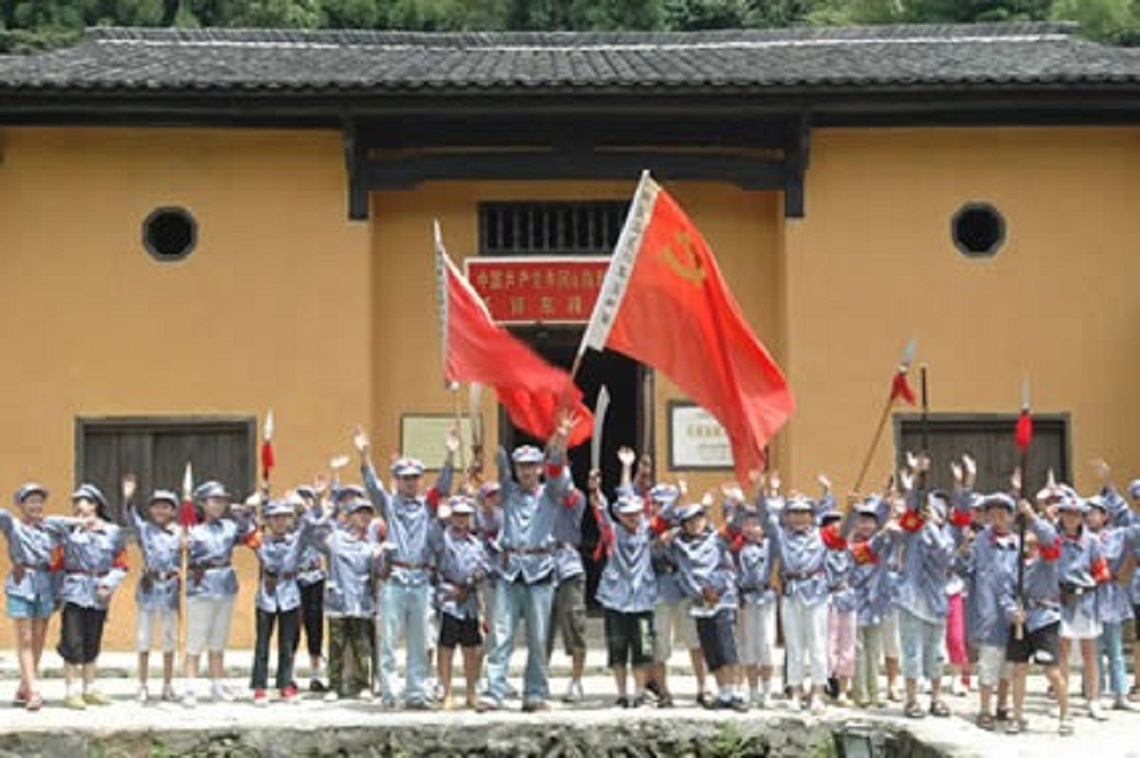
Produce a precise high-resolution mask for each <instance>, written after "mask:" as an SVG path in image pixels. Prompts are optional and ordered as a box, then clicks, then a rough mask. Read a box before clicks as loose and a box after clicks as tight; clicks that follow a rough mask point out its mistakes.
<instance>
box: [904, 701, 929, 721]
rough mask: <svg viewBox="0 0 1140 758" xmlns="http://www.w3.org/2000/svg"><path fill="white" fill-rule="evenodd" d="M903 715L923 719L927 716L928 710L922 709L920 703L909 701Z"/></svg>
mask: <svg viewBox="0 0 1140 758" xmlns="http://www.w3.org/2000/svg"><path fill="white" fill-rule="evenodd" d="M903 715H904V716H906V717H907V718H908V719H921V718H925V717H926V711H924V710H922V706H921V705H919V704H918V703H907V704H906V708H904V709H903Z"/></svg>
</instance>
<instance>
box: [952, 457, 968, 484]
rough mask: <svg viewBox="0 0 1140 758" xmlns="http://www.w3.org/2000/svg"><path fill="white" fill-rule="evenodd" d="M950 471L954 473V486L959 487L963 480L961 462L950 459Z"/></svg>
mask: <svg viewBox="0 0 1140 758" xmlns="http://www.w3.org/2000/svg"><path fill="white" fill-rule="evenodd" d="M950 473H951V474H953V475H954V486H955V487H961V486H962V482H964V481H965V474H964V472H963V471H962V464H961V463H959V462H958V461H950Z"/></svg>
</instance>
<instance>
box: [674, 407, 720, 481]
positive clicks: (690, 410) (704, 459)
mask: <svg viewBox="0 0 1140 758" xmlns="http://www.w3.org/2000/svg"><path fill="white" fill-rule="evenodd" d="M667 408H668V414H669V468H671V469H674V470H684V469H711V470H726V471H730V470H732V467H733V466H732V447H731V445H730V444H729V441H728V435H727V434H726V433H725V431H724V427H722V426H721V425H720V423H719V422H718V421H717V420H716V419H715V418H713V416H712V414H711V413H709V412H708V411H706V410H705V409H704V408H702V407H700V406H699V405H696V404H694V403H690V402H687V401H682V400H670V401H669V403H668V405H667Z"/></svg>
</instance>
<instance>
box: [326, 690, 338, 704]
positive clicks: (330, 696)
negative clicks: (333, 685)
mask: <svg viewBox="0 0 1140 758" xmlns="http://www.w3.org/2000/svg"><path fill="white" fill-rule="evenodd" d="M338 700H340V695H338V694H336V690H329V691H328V692H326V693H325V697H324V701H325V702H326V703H335V702H336V701H338Z"/></svg>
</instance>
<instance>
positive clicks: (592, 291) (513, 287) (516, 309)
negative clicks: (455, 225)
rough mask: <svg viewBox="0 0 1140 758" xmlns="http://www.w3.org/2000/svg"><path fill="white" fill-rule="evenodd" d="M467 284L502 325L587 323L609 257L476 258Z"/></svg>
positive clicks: (470, 263) (471, 261)
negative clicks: (469, 284) (469, 283)
mask: <svg viewBox="0 0 1140 758" xmlns="http://www.w3.org/2000/svg"><path fill="white" fill-rule="evenodd" d="M465 264H466V271H467V280H468V281H469V282H471V286H472V287H474V288H475V291H476V292H478V293H479V296H480V297H482V298H483V301H484V302H485V303H486V304H487V309H488V310H489V311H490V312H491V318H493V319H495V321H496V322H498V323H500V324H540V323H541V324H585V323H586V322H587V321H589V320H590V313H591V312H592V311H593V309H594V301H595V300H596V299H597V297H598V292H599V290H601V288H602V279H603V278H604V277H605V275H606V269H607V268H608V267H609V265H610V259H609V258H608V257H534V256H530V257H518V258H490V257H476V258H468V259H467V260H466V261H465Z"/></svg>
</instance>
